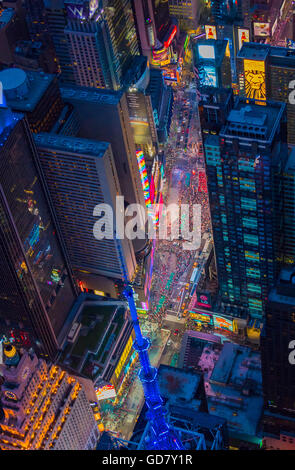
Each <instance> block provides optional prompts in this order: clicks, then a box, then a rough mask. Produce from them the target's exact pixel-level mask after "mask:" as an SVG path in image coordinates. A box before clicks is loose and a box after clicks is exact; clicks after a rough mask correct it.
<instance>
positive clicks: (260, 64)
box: [237, 42, 295, 145]
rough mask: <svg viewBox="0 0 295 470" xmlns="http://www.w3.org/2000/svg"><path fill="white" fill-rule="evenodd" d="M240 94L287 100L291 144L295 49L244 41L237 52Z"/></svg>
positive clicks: (294, 132)
mask: <svg viewBox="0 0 295 470" xmlns="http://www.w3.org/2000/svg"><path fill="white" fill-rule="evenodd" d="M237 69H238V82H239V89H240V95H241V96H244V97H247V98H253V99H258V100H261V101H265V100H267V99H269V100H274V101H280V102H282V103H286V107H287V131H288V144H292V145H293V144H294V143H295V110H294V104H292V102H291V100H290V99H289V97H290V93H291V91H292V89H293V88H292V85H291V83H292V81H293V80H294V75H295V53H294V50H292V49H288V48H286V47H272V46H270V45H268V44H257V43H252V42H251V43H244V44H243V47H242V48H241V50H240V52H239V53H238V55H237Z"/></svg>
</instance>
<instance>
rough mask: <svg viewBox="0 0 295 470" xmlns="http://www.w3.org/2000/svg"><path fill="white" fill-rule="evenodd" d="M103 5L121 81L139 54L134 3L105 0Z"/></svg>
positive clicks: (123, 0) (129, 0) (120, 0)
mask: <svg viewBox="0 0 295 470" xmlns="http://www.w3.org/2000/svg"><path fill="white" fill-rule="evenodd" d="M103 5H104V11H105V13H106V18H107V21H108V25H109V30H110V34H111V41H112V46H113V48H114V52H115V55H116V57H117V60H118V66H119V70H118V75H119V78H120V80H121V78H122V77H123V76H124V74H125V73H126V72H127V70H128V68H129V66H130V65H131V63H132V59H133V57H134V56H135V55H138V54H139V47H138V41H137V35H136V27H135V21H134V13H133V9H132V3H131V0H103Z"/></svg>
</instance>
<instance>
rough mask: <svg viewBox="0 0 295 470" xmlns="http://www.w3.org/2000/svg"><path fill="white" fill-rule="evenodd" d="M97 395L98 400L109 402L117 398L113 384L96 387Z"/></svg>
mask: <svg viewBox="0 0 295 470" xmlns="http://www.w3.org/2000/svg"><path fill="white" fill-rule="evenodd" d="M95 394H96V397H97V399H98V400H109V399H110V398H115V397H116V396H117V394H116V390H115V387H114V386H113V385H112V384H107V385H104V386H103V387H96V388H95Z"/></svg>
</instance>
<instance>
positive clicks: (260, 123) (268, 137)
mask: <svg viewBox="0 0 295 470" xmlns="http://www.w3.org/2000/svg"><path fill="white" fill-rule="evenodd" d="M284 109H285V104H284V103H279V102H270V101H268V102H263V105H262V104H261V105H259V104H256V103H255V100H249V99H241V98H239V99H238V100H237V101H236V102H235V106H234V109H232V110H231V112H230V113H229V115H228V118H227V122H226V124H225V126H224V128H223V129H222V130H221V132H220V137H228V136H234V137H237V138H239V139H243V140H247V139H249V140H253V139H255V140H257V141H263V142H272V140H273V138H274V136H275V133H276V131H277V128H278V127H279V126H280V121H281V118H282V115H283V112H284Z"/></svg>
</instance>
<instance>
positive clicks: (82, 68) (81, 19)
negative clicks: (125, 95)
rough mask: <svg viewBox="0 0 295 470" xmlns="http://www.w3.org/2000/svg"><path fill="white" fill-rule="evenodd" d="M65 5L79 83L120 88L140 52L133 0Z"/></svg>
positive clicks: (78, 0)
mask: <svg viewBox="0 0 295 470" xmlns="http://www.w3.org/2000/svg"><path fill="white" fill-rule="evenodd" d="M65 7H66V14H67V24H66V27H65V30H64V32H65V39H66V40H67V42H68V47H69V53H70V60H71V62H72V64H73V72H74V79H75V82H76V84H77V85H82V86H88V87H94V88H110V89H114V90H117V89H119V88H120V87H121V85H122V82H123V77H124V74H125V73H126V72H127V71H128V68H129V66H130V65H131V63H132V60H133V58H134V56H135V55H138V54H139V48H138V42H137V35H136V28H135V22H134V13H133V9H132V4H131V0H114V1H112V0H99V1H98V0H97V1H95V0H94V1H93V0H92V1H90V0H76V1H73V0H66V1H65ZM59 49H60V48H59ZM60 53H62V54H64V51H62V50H61V49H60ZM57 54H58V51H57Z"/></svg>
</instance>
